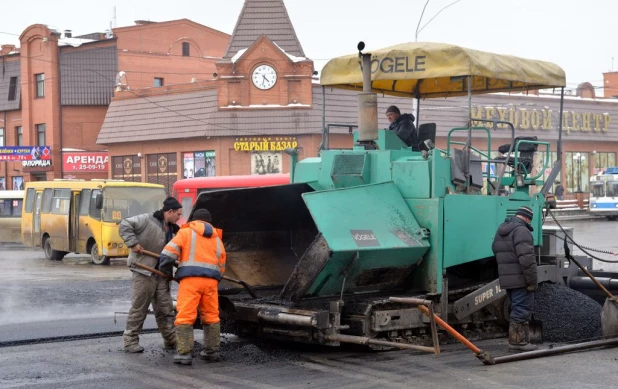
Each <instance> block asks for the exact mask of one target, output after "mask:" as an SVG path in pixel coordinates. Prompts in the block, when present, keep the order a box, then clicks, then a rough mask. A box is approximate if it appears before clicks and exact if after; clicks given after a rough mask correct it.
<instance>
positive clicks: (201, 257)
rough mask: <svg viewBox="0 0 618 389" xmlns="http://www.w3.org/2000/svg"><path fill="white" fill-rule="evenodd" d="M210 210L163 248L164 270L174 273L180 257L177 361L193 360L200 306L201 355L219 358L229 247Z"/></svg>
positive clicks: (196, 216)
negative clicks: (221, 283)
mask: <svg viewBox="0 0 618 389" xmlns="http://www.w3.org/2000/svg"><path fill="white" fill-rule="evenodd" d="M211 221H212V220H211V216H210V212H209V211H208V210H206V209H198V210H197V211H195V213H194V214H193V217H192V221H191V222H190V223H188V224H185V225H183V226H182V227H181V228H180V231H178V234H177V235H176V237H174V239H172V240H171V241H170V242H169V243H168V244H167V246H165V248H164V249H163V252H162V253H161V259H160V265H159V268H160V270H161V271H162V272H163V273H165V274H166V275H168V276H169V277H171V276H172V272H173V269H174V263H175V262H176V261H180V262H179V264H178V270H177V271H176V278H177V279H178V281H179V283H180V285H179V286H178V299H177V303H176V309H177V311H178V314H177V315H176V321H175V322H174V324H175V325H176V339H177V341H176V344H177V348H176V350H177V354H176V355H175V356H174V363H179V364H182V365H191V364H192V363H193V323H194V322H195V319H196V318H197V309H198V307H199V311H200V317H201V319H202V326H203V329H204V350H202V352H200V357H201V358H202V359H204V360H207V361H219V360H220V356H219V342H220V334H221V327H220V322H219V300H218V299H219V296H218V291H217V289H218V286H219V281H220V280H221V277H222V276H223V273H224V272H225V258H226V254H225V248H224V247H223V242H222V241H221V238H222V235H223V232H222V231H221V230H219V229H217V228H214V227H213V226H212V224H210V223H211Z"/></svg>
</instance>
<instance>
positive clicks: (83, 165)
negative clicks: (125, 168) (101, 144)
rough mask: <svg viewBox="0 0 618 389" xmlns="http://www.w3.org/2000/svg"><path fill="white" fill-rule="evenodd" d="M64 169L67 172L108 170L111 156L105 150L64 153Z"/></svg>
mask: <svg viewBox="0 0 618 389" xmlns="http://www.w3.org/2000/svg"><path fill="white" fill-rule="evenodd" d="M62 169H63V171H65V172H106V171H108V170H109V156H108V155H107V153H105V152H91V153H62Z"/></svg>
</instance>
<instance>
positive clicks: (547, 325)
mask: <svg viewBox="0 0 618 389" xmlns="http://www.w3.org/2000/svg"><path fill="white" fill-rule="evenodd" d="M534 318H535V319H536V320H540V321H541V322H543V341H544V342H556V343H572V342H578V341H587V340H593V339H596V338H599V337H601V305H599V303H597V302H596V301H594V300H593V299H591V298H590V297H588V296H586V295H583V294H581V293H579V292H577V291H575V290H573V289H570V288H568V287H566V286H563V285H559V284H550V283H544V284H540V285H539V289H538V290H537V292H536V294H535V301H534Z"/></svg>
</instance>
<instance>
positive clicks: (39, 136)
mask: <svg viewBox="0 0 618 389" xmlns="http://www.w3.org/2000/svg"><path fill="white" fill-rule="evenodd" d="M35 127H36V140H37V146H47V143H46V142H45V140H46V139H45V124H37V125H36V126H35Z"/></svg>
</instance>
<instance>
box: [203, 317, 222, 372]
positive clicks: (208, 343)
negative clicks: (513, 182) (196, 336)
mask: <svg viewBox="0 0 618 389" xmlns="http://www.w3.org/2000/svg"><path fill="white" fill-rule="evenodd" d="M203 329H204V349H203V350H202V351H200V358H202V359H203V360H205V361H208V362H219V361H220V360H221V354H219V351H220V349H221V324H220V323H216V324H204V325H203Z"/></svg>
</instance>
